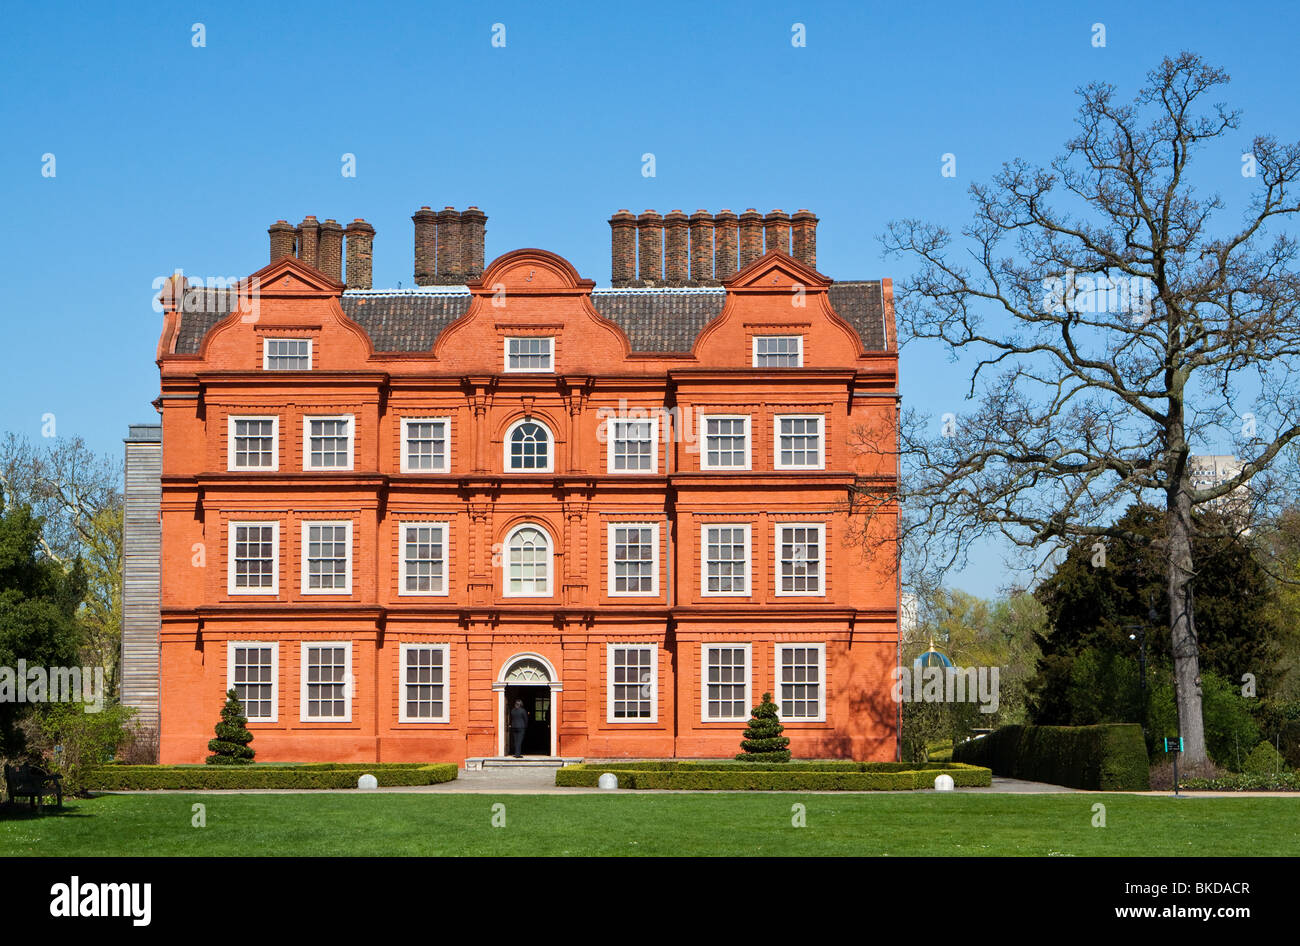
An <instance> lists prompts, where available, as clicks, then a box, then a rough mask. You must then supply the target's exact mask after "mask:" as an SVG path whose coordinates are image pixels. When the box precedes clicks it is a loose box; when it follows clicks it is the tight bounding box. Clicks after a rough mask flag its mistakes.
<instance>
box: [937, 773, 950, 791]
mask: <svg viewBox="0 0 1300 946" xmlns="http://www.w3.org/2000/svg"><path fill="white" fill-rule="evenodd" d="M952 787H953V786H952V776H951V775H940V776H939V777H938V778H936V779H935V780H934V790H935V791H936V792H950V791H952Z"/></svg>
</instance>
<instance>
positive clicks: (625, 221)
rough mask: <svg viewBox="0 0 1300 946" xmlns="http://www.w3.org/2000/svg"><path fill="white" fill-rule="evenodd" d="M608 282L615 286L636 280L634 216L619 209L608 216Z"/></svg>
mask: <svg viewBox="0 0 1300 946" xmlns="http://www.w3.org/2000/svg"><path fill="white" fill-rule="evenodd" d="M609 229H610V243H609V245H610V264H609V283H610V285H611V286H614V287H615V288H619V287H621V286H630V285H632V284H633V283H635V282H636V216H635V215H634V214H632V213H629V212H628V211H626V210H620V211H619V212H618V213H616V214H614V216H612V217H610V218H609Z"/></svg>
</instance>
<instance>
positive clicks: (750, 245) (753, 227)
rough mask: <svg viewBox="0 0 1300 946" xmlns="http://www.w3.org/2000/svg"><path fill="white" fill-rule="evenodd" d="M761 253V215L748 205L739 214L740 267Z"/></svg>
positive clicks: (742, 267) (743, 266) (746, 264)
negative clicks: (746, 208)
mask: <svg viewBox="0 0 1300 946" xmlns="http://www.w3.org/2000/svg"><path fill="white" fill-rule="evenodd" d="M762 255H763V215H762V214H760V213H759V212H758V211H757V210H755V209H754V208H753V207H750V208H749V209H748V210H746V211H745V212H744V213H743V214H741V215H740V269H744V268H745V267H746V266H748V265H749V264H750V263H752V262H754V260H756V259H758V258H759V257H760V256H762Z"/></svg>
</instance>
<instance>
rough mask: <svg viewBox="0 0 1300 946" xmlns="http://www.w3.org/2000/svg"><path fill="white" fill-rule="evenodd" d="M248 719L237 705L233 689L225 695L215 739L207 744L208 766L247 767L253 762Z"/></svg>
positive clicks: (238, 704)
mask: <svg viewBox="0 0 1300 946" xmlns="http://www.w3.org/2000/svg"><path fill="white" fill-rule="evenodd" d="M247 723H248V718H247V717H246V716H244V708H243V707H242V706H241V705H240V703H239V695H238V694H237V693H236V692H235V691H234V689H231V690H229V691H228V692H227V693H226V705H225V706H223V707H222V708H221V722H219V723H217V727H216V733H217V738H216V739H212V740H210V741H209V742H208V749H209V750H210V751H211V752H212V755H210V756H208V758H207V760H206V761H207V763H208V765H248V764H249V763H250V762H252V761H253V750H252V749H251V748H250V747H249V745H248V744H249V743H250V742H252V741H253V734H252V733H251V732H249V731H248V727H247V725H246V724H247Z"/></svg>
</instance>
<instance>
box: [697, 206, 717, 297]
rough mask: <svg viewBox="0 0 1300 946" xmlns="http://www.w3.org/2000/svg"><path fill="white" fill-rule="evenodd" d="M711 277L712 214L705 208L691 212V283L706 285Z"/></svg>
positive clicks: (709, 283)
mask: <svg viewBox="0 0 1300 946" xmlns="http://www.w3.org/2000/svg"><path fill="white" fill-rule="evenodd" d="M714 282H716V280H715V279H714V278H713V215H712V214H711V213H709V212H708V211H707V210H697V211H695V213H693V214H691V284H692V285H695V286H708V285H711V284H713V283H714Z"/></svg>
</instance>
